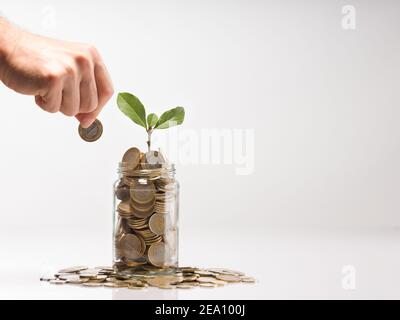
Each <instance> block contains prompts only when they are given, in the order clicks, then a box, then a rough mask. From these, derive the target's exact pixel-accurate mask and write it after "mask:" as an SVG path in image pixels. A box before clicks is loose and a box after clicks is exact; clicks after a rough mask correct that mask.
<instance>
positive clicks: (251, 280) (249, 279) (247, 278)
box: [240, 276, 256, 283]
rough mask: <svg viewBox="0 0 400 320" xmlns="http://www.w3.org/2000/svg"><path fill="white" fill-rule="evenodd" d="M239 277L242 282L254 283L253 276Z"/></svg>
mask: <svg viewBox="0 0 400 320" xmlns="http://www.w3.org/2000/svg"><path fill="white" fill-rule="evenodd" d="M240 279H241V280H242V282H245V283H255V282H256V279H254V278H253V277H246V276H242V277H240Z"/></svg>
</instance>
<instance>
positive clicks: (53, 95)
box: [35, 82, 63, 113]
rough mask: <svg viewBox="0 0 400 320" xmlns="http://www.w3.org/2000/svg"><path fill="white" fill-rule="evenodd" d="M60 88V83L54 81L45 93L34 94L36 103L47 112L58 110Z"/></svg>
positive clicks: (60, 97) (60, 96) (60, 98)
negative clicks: (41, 94)
mask: <svg viewBox="0 0 400 320" xmlns="http://www.w3.org/2000/svg"><path fill="white" fill-rule="evenodd" d="M62 88H63V86H62V83H59V82H58V83H57V82H56V83H54V84H53V85H52V86H51V87H50V88H49V91H48V92H47V93H46V94H45V95H43V96H40V95H36V96H35V102H36V104H37V105H38V106H39V107H40V108H42V109H43V110H45V111H47V112H50V113H55V112H58V111H59V110H60V107H61V102H62Z"/></svg>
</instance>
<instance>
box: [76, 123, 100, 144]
mask: <svg viewBox="0 0 400 320" xmlns="http://www.w3.org/2000/svg"><path fill="white" fill-rule="evenodd" d="M78 131H79V135H80V136H81V138H82V139H83V140H85V141H86V142H94V141H97V140H99V139H100V137H101V135H102V134H103V125H102V124H101V122H100V121H99V120H97V119H96V120H95V121H94V122H93V123H92V124H91V125H90V127H88V128H83V127H82V126H81V125H79V130H78Z"/></svg>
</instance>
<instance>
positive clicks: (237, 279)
mask: <svg viewBox="0 0 400 320" xmlns="http://www.w3.org/2000/svg"><path fill="white" fill-rule="evenodd" d="M216 278H217V279H218V280H222V281H226V282H241V281H242V280H241V279H240V277H238V276H231V275H227V274H218V275H217V277H216Z"/></svg>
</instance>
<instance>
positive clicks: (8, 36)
mask: <svg viewBox="0 0 400 320" xmlns="http://www.w3.org/2000/svg"><path fill="white" fill-rule="evenodd" d="M19 37H20V30H19V29H18V28H17V27H16V26H14V25H13V24H12V23H10V22H9V21H7V20H6V19H5V18H3V17H0V80H1V76H2V70H3V69H4V66H5V64H6V63H7V58H8V57H9V56H10V55H11V54H12V53H13V51H14V49H15V47H16V44H17V43H18V39H19Z"/></svg>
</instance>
